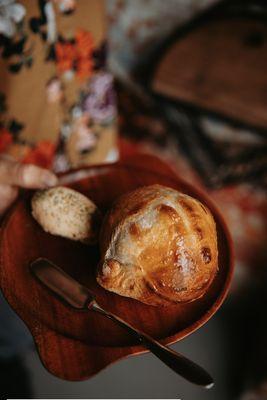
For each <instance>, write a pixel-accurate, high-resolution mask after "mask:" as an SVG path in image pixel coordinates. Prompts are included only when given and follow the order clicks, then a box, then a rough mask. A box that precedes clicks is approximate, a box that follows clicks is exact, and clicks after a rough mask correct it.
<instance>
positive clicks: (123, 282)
mask: <svg viewBox="0 0 267 400" xmlns="http://www.w3.org/2000/svg"><path fill="white" fill-rule="evenodd" d="M100 244H101V263H100V265H99V268H98V271H97V281H98V283H99V284H100V285H101V286H102V287H104V288H105V289H107V290H110V291H112V292H115V293H117V294H120V295H122V296H127V297H132V298H134V299H137V300H139V301H142V302H144V303H147V304H151V305H168V304H171V303H179V302H189V301H193V300H196V299H198V298H199V297H201V296H203V294H204V293H205V292H206V291H207V289H208V287H209V286H210V284H211V282H212V281H213V279H214V277H215V274H216V271H217V267H218V251H217V236H216V225H215V222H214V219H213V217H212V215H211V213H210V211H209V210H208V209H207V208H206V207H205V206H204V205H203V204H201V203H200V202H199V201H198V200H196V199H194V198H192V197H190V196H187V195H185V194H183V193H180V192H178V191H176V190H174V189H171V188H168V187H164V186H161V185H152V186H146V187H142V188H139V189H137V190H135V191H133V192H131V193H128V194H126V195H123V196H122V197H121V198H119V199H118V200H117V201H116V203H115V204H114V205H113V207H112V208H111V210H110V211H109V213H108V215H107V216H106V218H105V221H104V223H103V226H102V230H101V233H100Z"/></svg>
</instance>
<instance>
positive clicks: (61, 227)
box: [32, 186, 101, 244]
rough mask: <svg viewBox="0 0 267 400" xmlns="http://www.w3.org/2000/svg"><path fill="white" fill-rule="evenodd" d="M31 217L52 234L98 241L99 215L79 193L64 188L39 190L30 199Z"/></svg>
mask: <svg viewBox="0 0 267 400" xmlns="http://www.w3.org/2000/svg"><path fill="white" fill-rule="evenodd" d="M32 215H33V217H34V218H35V219H36V221H37V222H38V223H39V224H40V225H41V226H42V228H43V229H44V230H45V231H46V232H49V233H51V234H52V235H57V236H62V237H65V238H68V239H71V240H76V241H81V242H83V243H87V244H94V243H96V242H97V240H98V233H99V228H100V222H101V215H100V212H99V210H98V208H97V206H96V205H95V204H94V203H93V202H92V201H91V200H90V199H89V198H88V197H86V196H84V195H83V194H81V193H79V192H76V191H75V190H72V189H69V188H66V187H61V186H58V187H54V188H51V189H45V190H39V191H37V192H36V193H35V194H34V196H33V198H32Z"/></svg>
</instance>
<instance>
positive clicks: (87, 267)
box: [0, 156, 233, 380]
mask: <svg viewBox="0 0 267 400" xmlns="http://www.w3.org/2000/svg"><path fill="white" fill-rule="evenodd" d="M83 172H84V171H83ZM86 172H88V174H89V177H87V178H83V179H82V180H79V181H76V182H75V183H72V184H70V185H69V186H71V187H72V188H74V189H76V190H78V191H80V192H82V193H84V194H86V195H88V196H89V197H90V198H91V199H92V200H93V201H94V202H95V203H96V204H97V205H98V206H99V208H100V209H101V210H102V211H103V212H105V211H106V210H107V209H108V208H109V207H110V205H111V203H112V202H113V201H114V199H115V198H116V197H118V196H119V195H121V194H122V193H125V192H127V191H130V190H133V189H135V188H137V187H139V186H142V185H148V184H153V183H160V184H163V185H166V186H170V187H173V188H175V189H177V190H180V191H182V192H184V193H187V194H189V195H191V196H193V197H196V198H198V199H199V200H200V201H202V202H203V203H204V204H206V205H207V206H208V207H209V209H210V210H211V212H212V213H213V215H214V218H215V220H216V224H217V233H218V246H219V272H218V274H217V276H216V278H215V280H214V282H213V284H212V285H211V287H210V289H209V290H208V292H207V293H206V294H205V295H204V296H203V297H202V298H201V299H199V300H196V301H195V302H192V303H188V304H177V305H174V306H170V307H153V306H148V305H145V304H143V303H140V302H138V301H136V300H132V299H129V298H126V297H121V296H118V295H116V294H114V293H111V292H108V291H106V290H104V289H103V288H101V287H100V286H99V285H98V284H97V283H96V280H95V268H96V265H97V262H98V260H99V253H98V248H97V247H88V246H85V245H83V244H80V243H76V242H72V241H70V240H67V239H63V238H60V237H55V236H52V235H50V234H48V233H45V232H44V231H43V230H42V228H41V227H40V226H39V225H38V224H37V223H36V221H35V220H34V219H33V218H32V216H31V211H30V195H29V193H28V194H26V196H24V197H23V198H21V199H20V200H19V201H18V202H17V203H16V204H15V206H14V207H13V210H12V211H11V213H10V214H9V216H8V217H7V218H6V220H5V221H4V224H3V229H2V232H1V236H0V254H1V271H0V284H1V287H2V290H3V293H4V295H5V297H6V299H7V301H8V302H9V304H10V305H11V307H13V309H14V310H15V311H16V312H17V314H18V315H19V316H20V317H21V318H22V320H23V321H24V322H25V323H26V325H27V326H28V328H29V329H30V331H31V333H32V335H33V338H34V340H35V343H36V346H37V349H38V352H39V355H40V358H41V360H42V362H43V364H44V366H45V367H46V368H47V369H48V370H49V371H50V372H51V373H53V374H54V375H56V376H58V377H61V378H64V379H68V380H82V379H85V378H88V377H90V376H92V375H94V374H95V373H97V372H98V371H100V370H101V369H103V368H104V367H106V366H107V365H108V364H110V363H112V362H114V361H115V360H118V359H120V358H122V357H125V356H127V355H131V354H138V353H141V352H144V351H145V350H144V349H143V347H141V346H140V345H138V344H137V343H136V342H135V341H133V339H132V337H130V336H128V334H127V333H126V332H125V331H124V330H122V329H121V328H120V327H118V326H117V325H115V324H114V323H113V322H112V321H109V320H108V319H106V318H104V317H103V316H101V315H98V314H96V313H93V312H84V311H76V310H73V309H71V308H70V307H68V306H66V305H65V304H63V303H61V302H60V301H59V300H58V299H57V298H55V297H53V296H52V295H51V294H50V293H49V291H47V290H46V289H45V288H44V287H42V286H41V285H39V284H38V282H36V280H35V279H34V278H33V277H32V275H31V273H30V271H29V263H30V262H31V261H33V260H35V259H36V258H37V257H47V258H49V259H50V260H52V261H53V262H55V263H56V264H57V265H59V266H60V267H61V268H62V269H64V270H65V271H67V272H68V273H69V274H70V275H71V276H73V277H74V278H75V279H77V280H78V281H79V282H81V283H82V284H84V285H86V286H88V287H89V288H90V289H91V290H92V291H93V292H94V293H95V295H96V298H97V301H98V302H99V303H100V304H101V305H103V306H104V307H106V308H107V309H108V310H110V311H112V312H114V313H116V314H118V315H119V316H121V317H122V318H124V319H125V320H126V321H129V322H130V323H131V324H132V325H134V326H136V327H137V328H140V329H142V330H144V331H145V332H147V333H148V334H150V335H152V336H153V337H155V338H157V339H160V340H162V342H163V343H167V344H170V343H173V342H176V341H177V340H180V339H182V338H184V337H185V336H187V335H189V334H190V333H192V332H193V331H195V330H196V329H198V328H199V327H200V326H202V325H203V324H204V323H205V322H207V321H208V319H209V318H210V317H211V316H212V315H213V314H214V313H215V312H216V311H217V310H218V308H219V306H220V305H221V304H222V302H223V300H224V299H225V296H226V293H227V291H228V288H229V284H230V280H231V275H232V270H233V263H232V250H231V249H232V247H231V240H230V237H229V233H228V230H227V228H226V226H225V223H224V221H223V219H222V217H221V215H220V214H219V212H218V211H217V209H216V208H215V206H214V205H213V203H212V202H211V201H210V200H209V198H208V197H207V196H206V195H205V194H204V193H202V192H200V191H199V190H196V189H195V188H193V187H192V186H191V185H189V184H188V183H186V182H184V181H183V180H181V179H180V178H179V177H177V176H176V175H175V173H174V172H173V171H172V170H171V169H170V168H169V167H168V166H166V165H165V164H164V163H162V162H161V161H159V160H158V159H155V158H154V157H151V156H138V157H135V158H134V159H130V160H128V161H126V162H123V163H117V164H111V165H102V166H96V167H91V168H89V169H88V170H86Z"/></svg>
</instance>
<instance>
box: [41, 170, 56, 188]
mask: <svg viewBox="0 0 267 400" xmlns="http://www.w3.org/2000/svg"><path fill="white" fill-rule="evenodd" d="M43 183H44V185H45V186H46V187H51V186H55V185H56V184H57V183H58V178H57V176H56V175H54V174H52V172H46V173H45V174H44V177H43Z"/></svg>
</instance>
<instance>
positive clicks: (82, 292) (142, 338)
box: [30, 258, 214, 389]
mask: <svg viewBox="0 0 267 400" xmlns="http://www.w3.org/2000/svg"><path fill="white" fill-rule="evenodd" d="M30 270H31V272H32V274H33V275H34V277H35V278H37V279H38V281H39V282H41V283H42V284H43V285H45V286H46V287H47V288H49V289H50V291H52V292H53V293H54V294H56V295H57V297H59V298H60V299H61V300H63V301H64V302H66V303H67V304H68V305H70V306H72V307H74V308H75V309H79V310H82V309H84V310H86V309H88V310H90V311H95V312H97V313H99V314H102V315H104V316H105V317H107V318H109V319H111V320H112V321H114V322H116V323H117V324H118V325H120V326H121V327H122V328H125V329H126V330H127V331H128V332H129V333H130V334H131V335H132V336H134V337H135V339H138V341H139V342H140V344H141V345H143V346H144V347H146V348H147V349H148V350H150V351H151V352H152V353H153V354H154V355H155V356H156V357H158V358H159V359H160V360H161V361H162V362H163V363H165V364H166V365H167V366H168V367H169V368H171V369H172V370H173V371H175V372H176V373H177V374H179V375H180V376H182V377H183V378H185V379H187V380H188V381H190V382H191V383H195V384H197V385H200V386H203V387H204V388H207V389H210V388H211V387H212V386H213V384H214V381H213V379H212V377H211V376H210V375H209V373H208V372H206V371H205V370H204V369H203V368H202V367H200V366H199V365H197V364H195V363H194V362H193V361H191V360H189V359H188V358H186V357H184V356H183V355H182V354H179V353H177V352H175V351H174V350H172V349H170V348H168V347H166V346H164V345H162V344H161V343H160V342H158V341H156V340H155V339H153V338H152V337H151V336H149V335H147V334H146V333H144V332H141V331H140V330H139V329H136V328H134V327H133V326H132V325H130V324H129V323H128V322H126V321H124V320H122V319H121V318H120V317H118V316H117V315H114V314H113V313H111V312H109V311H107V310H104V309H103V308H102V307H100V306H99V305H98V304H97V302H96V300H95V297H94V295H93V293H92V292H90V291H89V289H87V288H86V287H85V286H82V285H81V284H80V283H78V282H77V281H76V280H74V279H73V278H71V277H70V276H69V275H68V274H67V273H66V272H64V271H63V270H62V269H61V268H59V267H58V266H56V265H55V264H53V263H52V262H51V261H49V260H47V259H45V258H38V259H37V260H35V261H33V262H32V263H31V264H30Z"/></svg>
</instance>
